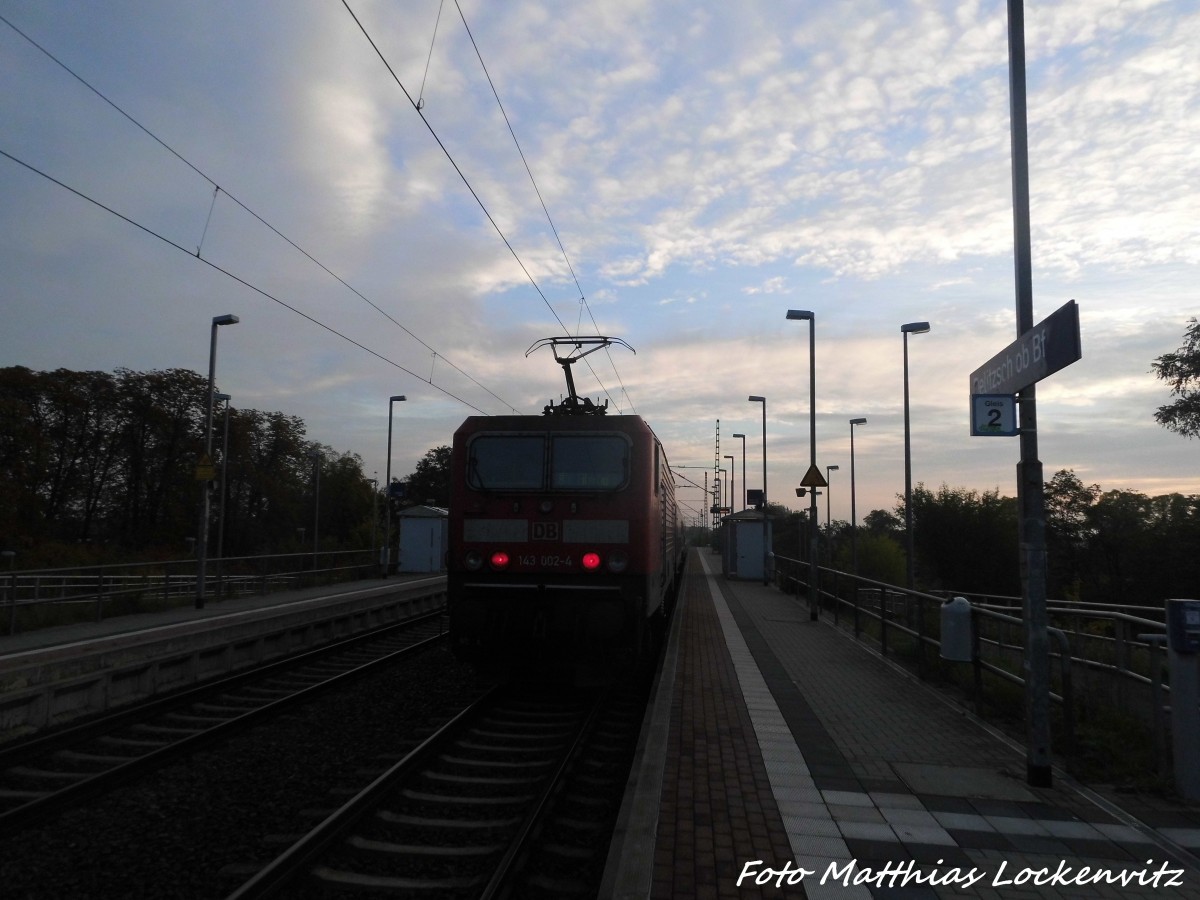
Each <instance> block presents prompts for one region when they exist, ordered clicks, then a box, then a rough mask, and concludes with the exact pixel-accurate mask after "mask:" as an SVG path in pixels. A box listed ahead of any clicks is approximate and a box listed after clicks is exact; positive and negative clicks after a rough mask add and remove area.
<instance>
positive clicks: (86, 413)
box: [0, 366, 374, 568]
mask: <svg viewBox="0 0 1200 900" xmlns="http://www.w3.org/2000/svg"><path fill="white" fill-rule="evenodd" d="M207 390H208V381H207V379H206V378H204V377H202V376H200V375H198V374H196V373H195V372H190V371H187V370H185V369H169V370H166V371H154V372H133V371H130V370H128V369H118V370H116V372H114V373H113V374H108V373H104V372H72V371H69V370H66V369H59V370H57V371H54V372H33V371H31V370H29V369H27V368H24V367H22V366H13V367H8V368H0V546H2V547H4V548H5V549H14V550H17V551H19V553H20V559H19V565H21V566H23V567H27V568H28V567H36V566H49V565H70V564H76V563H89V562H101V561H105V560H125V559H128V558H129V557H130V556H131V555H136V556H138V557H140V558H150V559H154V558H178V557H180V556H183V555H185V554H186V552H187V551H188V539H190V538H194V537H195V534H196V527H197V524H198V518H199V506H200V501H201V498H202V495H201V493H200V492H201V490H202V489H203V486H204V484H205V483H204V482H200V481H197V480H196V478H195V467H196V464H197V462H198V460H199V458H200V456H201V454H202V453H203V452H204V446H205V432H204V427H205V417H206V414H207V406H206V403H205V398H206V393H207ZM224 420H225V417H224V415H223V414H222V413H221V412H220V411H218V412H217V414H216V415H215V417H214V422H213V426H214V432H215V436H214V454H213V456H214V461H215V462H217V463H218V465H220V462H221V461H220V447H221V444H222V432H223V429H224V424H225V421H224ZM228 425H229V455H228V460H227V462H226V464H225V466H224V467H222V468H223V471H224V473H225V480H226V485H225V489H224V490H223V491H222V490H220V489H219V486H217V487H214V491H213V495H212V511H213V517H212V525H213V532H212V534H210V536H209V541H210V544H212V543H213V542H214V541H216V539H217V528H216V523H217V522H218V521H220V520H221V519H222V518H223V519H224V523H223V524H224V550H225V554H226V555H228V556H237V555H244V554H250V553H258V552H264V551H279V550H289V549H299V538H298V532H297V529H298V528H299V527H304V528H306V529H309V531H308V534H309V540H311V535H312V531H311V528H312V524H313V515H314V512H315V506H316V491H315V487H316V479H315V476H316V471H315V470H314V465H316V464H319V465H320V467H321V469H320V477H321V490H320V524H319V531H320V538H321V546H322V548H324V549H341V548H343V547H347V546H350V547H361V546H365V545H366V544H367V542H368V540H367V539H363V534H364V533H366V534H368V535H369V532H370V516H371V507H372V503H373V499H374V498H373V497H372V494H371V490H370V487H369V486H368V485H367V483H366V480H365V478H364V477H363V474H362V462H361V460H360V459H359V458H358V457H357V456H353V455H349V454H347V455H341V454H339V453H337V452H336V451H334V450H332V449H330V448H328V447H320V446H319V445H316V444H313V443H311V442H309V441H307V440H305V437H304V433H305V429H304V423H303V421H301V420H300V419H299V418H296V417H294V416H287V415H284V414H283V413H278V412H272V413H264V412H260V411H258V410H238V409H233V410H230V411H229V414H228ZM314 451H320V452H321V456H320V459H319V463H317V462H315V461H314V459H313V458H312V453H313V452H314ZM368 539H369V538H368ZM306 543H307V542H306ZM306 549H307V547H306Z"/></svg>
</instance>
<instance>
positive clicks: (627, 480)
mask: <svg viewBox="0 0 1200 900" xmlns="http://www.w3.org/2000/svg"><path fill="white" fill-rule="evenodd" d="M452 465H453V473H454V478H453V481H454V488H453V495H452V498H451V504H450V534H449V551H450V552H449V559H448V562H447V574H448V581H449V615H450V637H451V642H452V645H453V647H454V649H455V652H456V653H457V654H458V655H459V656H460V658H463V659H465V660H468V661H470V662H472V663H474V664H476V665H477V666H478V667H480V668H481V669H483V670H484V671H486V672H489V673H490V674H494V675H499V676H501V677H513V676H519V675H521V674H522V673H528V674H536V675H539V676H540V675H545V674H548V673H557V674H559V675H560V676H561V677H562V678H564V679H566V680H569V681H571V682H573V683H578V684H588V683H599V682H605V681H610V680H612V678H614V677H615V676H616V675H617V674H619V673H620V672H622V671H625V670H627V669H628V668H629V667H631V666H632V665H633V664H634V663H635V662H636V660H637V659H639V658H640V657H641V655H642V654H643V653H645V652H646V651H647V650H648V649H649V647H650V646H651V643H652V638H653V633H654V631H655V626H656V623H658V622H659V621H660V620H661V617H662V615H663V612H664V610H663V604H664V598H665V594H666V591H667V589H668V588H669V586H670V585H669V582H670V581H671V580H672V571H673V570H672V566H671V564H670V563H669V562H668V561H667V557H668V556H669V554H670V548H668V547H667V546H666V535H665V533H664V523H666V522H668V521H672V522H673V520H674V510H673V509H671V510H670V515H668V514H667V508H666V505H667V504H673V502H674V498H673V485H672V483H671V481H670V479H671V476H670V472H669V471H668V469H667V466H666V461H665V458H664V457H663V454H662V449H661V447H660V446H659V444H658V442H657V440H656V439H655V437H654V434H653V433H652V432H651V431H650V429H649V427H648V426H647V425H646V424H645V422H644V421H643V420H642V419H641V418H640V417H637V416H612V417H600V416H596V417H586V416H585V417H563V418H557V417H537V416H489V417H471V418H469V419H467V420H466V422H464V423H463V425H462V426H461V427H460V428H459V430H458V431H457V432H456V433H455V436H454V445H453V463H452ZM672 543H673V536H672Z"/></svg>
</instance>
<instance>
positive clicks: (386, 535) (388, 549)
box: [381, 394, 408, 578]
mask: <svg viewBox="0 0 1200 900" xmlns="http://www.w3.org/2000/svg"><path fill="white" fill-rule="evenodd" d="M407 399H408V398H407V397H405V396H404V395H403V394H396V395H395V396H394V397H388V449H387V471H386V473H385V474H384V480H383V483H384V484H385V485H387V487H386V488H385V489H384V492H383V515H384V521H385V523H386V524H385V525H384V529H383V553H382V554H381V555H382V557H383V577H384V578H387V577H388V574H389V572H390V571H391V568H392V406H393V405H394V404H396V403H403V402H404V401H405V400H407Z"/></svg>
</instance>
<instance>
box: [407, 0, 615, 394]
mask: <svg viewBox="0 0 1200 900" xmlns="http://www.w3.org/2000/svg"><path fill="white" fill-rule="evenodd" d="M454 6H455V8H457V9H458V16H459V18H460V19H462V23H463V29H464V30H465V31H466V32H467V37H468V38H469V39H470V41H471V47H472V48H473V49H474V50H475V58H476V59H478V60H479V67H480V68H481V69H482V70H483V74H484V77H485V78H487V83H488V87H489V88H491V90H492V96H493V97H495V98H496V106H498V107H499V108H500V115H501V116H503V117H504V124H505V125H506V126H508V133H509V135H511V136H512V139H513V145H514V146H515V147H516V148H517V155H518V156H520V157H521V164H522V165H523V166H525V174H526V175H528V176H529V183H530V184H531V185H533V192H534V193H535V194H536V195H537V198H538V203H540V204H541V206H542V212H543V213H545V214H546V222H547V223H549V225H550V231H551V232H553V233H554V239H555V240H556V241H557V242H558V249H559V250H560V251H562V257H563V261H564V262H565V263H566V264H567V271H569V272H570V273H571V279H572V280H573V281H574V282H575V288H576V289H577V290H578V291H579V303H580V316H579V322H577V323H576V326H575V333H576V335H578V334H579V330H580V325H581V324H582V321H583V310H584V309H586V310H587V313H588V318H590V319H591V320H592V327H593V328H595V329H596V334H600V325H599V323H598V322H597V321H596V316H595V314H593V312H592V307H591V305H590V304H589V303H588V302H587V296H586V295H585V294H584V291H583V286H582V285H581V284H580V283H579V276H578V275H576V274H575V267H574V266H573V265H571V258H570V257H569V256H568V255H567V248H566V247H565V246H564V245H563V241H562V237H561V236H560V235H559V233H558V228H557V227H556V226H555V224H554V219H553V218H552V217H551V216H550V210H549V208H548V207H547V206H546V201H545V199H544V198H543V197H542V192H541V190H540V189H539V188H538V184H537V179H536V178H534V177H533V170H532V169H531V168H530V167H529V160H528V159H526V157H525V151H524V150H523V149H522V148H521V142H520V141H519V140H517V132H516V131H515V129H514V128H513V125H512V121H511V120H510V119H509V117H508V111H507V110H506V109H505V108H504V103H503V102H502V101H501V100H500V93H499V91H497V90H496V84H495V82H494V81H492V73H491V72H489V71H488V67H487V63H485V62H484V61H483V53H482V52H481V51H480V49H479V44H478V43H477V42H476V40H475V35H474V34H473V33H472V32H471V26H470V25H468V24H467V17H466V15H465V14H464V13H463V9H462V4H460V3H459V2H458V0H454ZM440 14H441V11H440V7H439V16H440ZM423 89H424V87H423V85H422V90H423ZM604 355H605V356H607V357H608V363H609V365H610V366H612V370H613V374H614V375H616V376H617V381H618V382H619V383H620V384H621V393H622V394H623V395H624V396H625V397H626V398H627V399H628V397H629V392H628V391H626V390H625V384H624V382H622V381H621V373H620V372H618V371H617V364H616V361H615V360H614V359H613V358H612V353H611V352H610V351H609V349H608V348H607V347H605V348H604ZM584 365H586V366H587V367H588V370H589V371H591V373H592V375H593V377H595V379H596V382H597V383H598V384H599V385H600V387H601V388H603V389H604V393H605V394H606V395H607V396H608V397H609V399H610V400H612V401H613V404H614V405H616V406H617V409H618V411H619V410H620V405H619V404H617V402H616V400H615V399H613V398H612V395H611V394H609V393H608V389H607V388H605V387H604V382H602V381H600V376H599V375H597V374H596V370H595V369H594V368H592V364H591V361H590V360H585V361H584ZM629 405H630V407H631V408H632V406H633V401H632V400H630V401H629Z"/></svg>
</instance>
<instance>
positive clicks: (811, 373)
mask: <svg viewBox="0 0 1200 900" xmlns="http://www.w3.org/2000/svg"><path fill="white" fill-rule="evenodd" d="M787 318H789V319H792V320H794V321H802V322H808V455H809V469H810V470H816V468H817V317H816V314H815V313H813V311H812V310H809V309H789V310H788V311H787ZM810 496H811V500H810V501H809V508H808V510H809V526H808V527H809V548H808V615H809V618H810V619H811V620H812V621H814V622H815V621H816V620H817V614H818V611H819V609H818V608H819V606H820V603H821V594H820V588H819V587H818V585H817V577H818V575H817V534H818V532H817V492H816V490H815V489H814V490H812V491H811V492H810Z"/></svg>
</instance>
